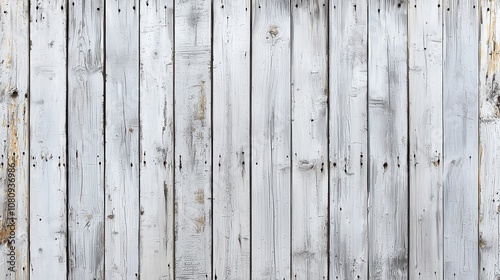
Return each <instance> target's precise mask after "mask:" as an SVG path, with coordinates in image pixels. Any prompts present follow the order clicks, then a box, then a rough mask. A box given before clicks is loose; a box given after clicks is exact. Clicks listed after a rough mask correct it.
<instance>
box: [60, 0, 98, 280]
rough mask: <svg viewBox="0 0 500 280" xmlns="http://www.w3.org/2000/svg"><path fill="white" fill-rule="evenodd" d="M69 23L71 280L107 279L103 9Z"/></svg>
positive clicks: (87, 9) (90, 7) (86, 10)
mask: <svg viewBox="0 0 500 280" xmlns="http://www.w3.org/2000/svg"><path fill="white" fill-rule="evenodd" d="M71 3H72V4H71V5H70V6H69V21H68V25H69V27H68V154H69V162H68V208H69V213H68V215H69V218H68V229H69V232H68V240H69V241H68V244H69V246H68V254H69V261H70V265H69V277H70V278H71V279H101V278H104V162H103V159H104V130H103V125H104V120H103V113H104V111H103V110H104V108H103V104H104V76H103V73H104V69H103V62H104V40H103V33H104V24H103V23H104V3H103V2H102V1H100V0H94V1H90V2H89V1H82V0H75V1H74V2H71Z"/></svg>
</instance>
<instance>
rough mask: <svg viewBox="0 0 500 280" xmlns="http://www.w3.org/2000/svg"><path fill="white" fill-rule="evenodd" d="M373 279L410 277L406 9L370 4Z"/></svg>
mask: <svg viewBox="0 0 500 280" xmlns="http://www.w3.org/2000/svg"><path fill="white" fill-rule="evenodd" d="M369 7H370V8H369V11H368V14H369V19H368V21H369V22H368V25H369V28H368V35H369V37H368V75H369V79H368V116H369V120H368V124H369V125H368V135H369V141H368V150H369V171H368V174H369V175H368V187H369V205H368V207H369V233H368V235H369V237H368V240H369V243H368V244H369V249H368V251H369V260H368V262H369V272H370V275H369V278H373V279H406V278H407V276H408V210H407V209H408V201H409V200H408V165H407V160H406V159H407V148H408V110H407V109H408V98H407V97H408V93H407V87H408V83H407V81H408V79H407V45H406V44H407V5H406V3H404V2H401V1H397V0H370V1H369Z"/></svg>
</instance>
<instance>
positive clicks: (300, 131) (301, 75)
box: [291, 0, 328, 279]
mask: <svg viewBox="0 0 500 280" xmlns="http://www.w3.org/2000/svg"><path fill="white" fill-rule="evenodd" d="M327 3H328V1H325V0H318V1H301V0H293V1H292V31H291V37H292V40H291V44H292V50H293V51H292V54H291V56H292V61H291V79H292V80H291V83H292V89H291V91H292V101H291V102H292V104H291V107H292V112H291V114H292V116H291V117H292V276H293V277H294V278H296V279H325V278H326V277H327V275H328V250H327V249H328V245H327V244H328V71H327V70H328V52H327V50H328V6H327Z"/></svg>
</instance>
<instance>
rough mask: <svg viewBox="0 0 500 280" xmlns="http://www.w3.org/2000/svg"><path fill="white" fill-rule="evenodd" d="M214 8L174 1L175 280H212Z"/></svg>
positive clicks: (201, 0) (201, 1)
mask: <svg viewBox="0 0 500 280" xmlns="http://www.w3.org/2000/svg"><path fill="white" fill-rule="evenodd" d="M211 4H212V3H211V1H209V0H194V1H186V0H176V1H175V12H174V13H175V29H176V30H175V92H174V98H175V105H174V106H175V109H174V110H175V160H176V162H175V279H201V278H204V277H205V278H207V279H211V278H212V260H211V257H212V254H211V252H212V190H211V187H212V186H211V179H212V178H211V177H212V176H211V175H212V174H211V171H212V147H211V146H212V145H211V137H212V136H211V133H212V132H211V124H212V111H211V104H212V98H211V92H212V88H211V86H212V85H211V84H212V83H211V78H212V73H211V63H212V61H211V60H212V52H211V43H212V42H211V29H212V28H211V25H212V22H211V21H212V9H211Z"/></svg>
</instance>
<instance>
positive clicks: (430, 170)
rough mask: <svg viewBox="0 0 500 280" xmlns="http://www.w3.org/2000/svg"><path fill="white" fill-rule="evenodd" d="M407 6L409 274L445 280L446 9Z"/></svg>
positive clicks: (430, 0)
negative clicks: (444, 60) (443, 22)
mask: <svg viewBox="0 0 500 280" xmlns="http://www.w3.org/2000/svg"><path fill="white" fill-rule="evenodd" d="M408 5H409V6H408V51H409V53H408V64H409V65H408V66H409V68H408V71H409V72H408V75H409V76H408V83H409V86H408V89H409V105H410V109H409V113H410V115H409V132H410V133H409V147H410V150H409V153H410V154H409V163H410V166H409V171H410V177H409V180H410V181H409V183H410V186H409V190H410V205H409V211H410V212H409V215H410V217H409V219H410V226H409V229H410V233H409V236H410V240H409V242H410V251H409V257H410V258H409V260H410V263H409V273H410V276H411V278H417V276H418V277H419V278H420V279H443V190H442V186H443V126H442V123H443V122H442V120H443V119H442V106H443V104H442V102H443V99H442V98H443V87H442V84H443V83H442V67H443V50H442V48H443V36H442V13H443V10H444V8H443V7H442V4H441V2H440V1H438V2H437V1H434V0H425V1H418V0H411V1H410V2H409V3H408ZM413 276H414V277H413Z"/></svg>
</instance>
